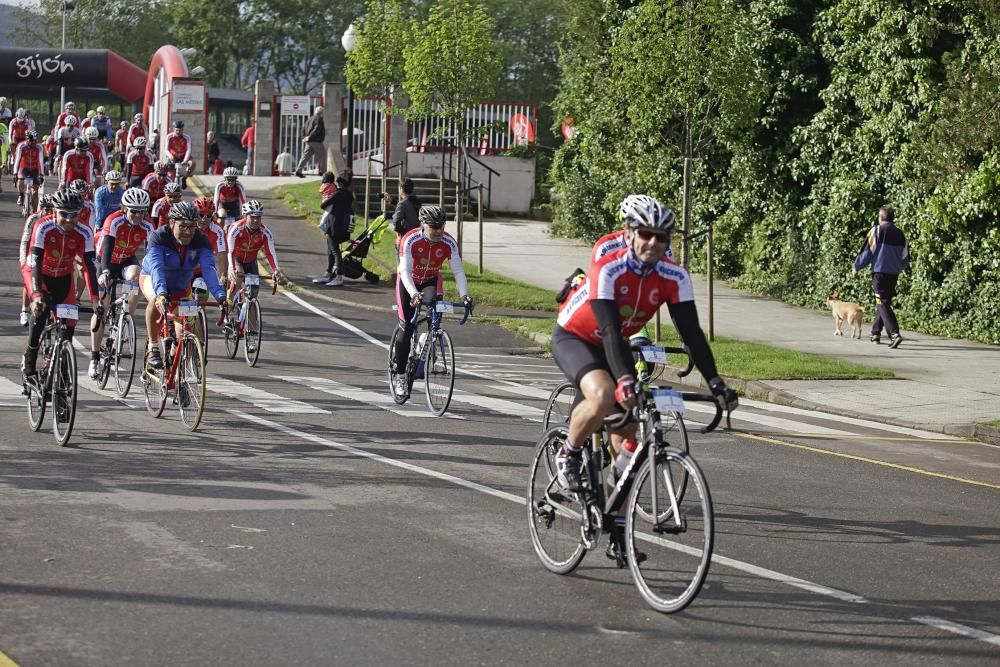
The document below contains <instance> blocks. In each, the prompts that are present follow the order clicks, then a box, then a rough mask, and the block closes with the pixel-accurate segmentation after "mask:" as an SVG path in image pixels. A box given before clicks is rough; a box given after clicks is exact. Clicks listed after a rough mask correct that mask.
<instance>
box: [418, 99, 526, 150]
mask: <svg viewBox="0 0 1000 667" xmlns="http://www.w3.org/2000/svg"><path fill="white" fill-rule="evenodd" d="M515 117H517V118H518V120H520V121H521V124H522V125H524V127H522V128H521V130H520V132H524V133H528V132H530V134H528V136H529V137H531V136H533V135H534V133H535V130H536V127H537V124H538V107H537V105H534V104H517V103H509V102H482V103H480V104H477V105H476V106H474V107H472V108H471V109H469V110H468V111H467V112H466V114H465V136H466V137H467V139H466V142H465V143H466V146H465V148H467V149H470V150H478V151H479V153H480V155H490V154H494V153H499V152H500V151H504V150H507V149H508V148H511V147H513V146H514V145H516V144H517V143H518V140H519V138H524V135H523V134H522V136H521V137H515V136H514V132H513V130H512V129H511V120H512V119H514V118H515ZM498 125H502V128H503V129H500V128H499V127H498ZM528 128H530V130H529V129H528ZM457 129H458V128H457V127H456V124H455V122H454V121H453V120H448V119H444V118H441V117H439V116H431V117H429V118H425V119H423V120H419V121H411V122H410V124H409V131H408V135H407V137H408V144H409V145H411V146H414V147H415V148H416V150H417V151H419V152H433V151H446V150H450V149H451V146H452V142H447V141H442V140H443V139H445V138H447V137H451V138H454V136H455V135H456V134H457ZM470 142H471V143H470Z"/></svg>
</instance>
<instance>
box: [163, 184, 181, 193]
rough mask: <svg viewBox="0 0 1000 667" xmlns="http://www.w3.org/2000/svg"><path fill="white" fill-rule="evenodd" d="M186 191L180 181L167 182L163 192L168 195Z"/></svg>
mask: <svg viewBox="0 0 1000 667" xmlns="http://www.w3.org/2000/svg"><path fill="white" fill-rule="evenodd" d="M183 191H184V189H183V188H182V187H181V184H180V183H167V187H165V188H163V193H164V194H167V195H177V196H180V194H181V193H182V192H183Z"/></svg>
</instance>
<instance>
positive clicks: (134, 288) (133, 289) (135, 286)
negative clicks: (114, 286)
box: [122, 280, 139, 296]
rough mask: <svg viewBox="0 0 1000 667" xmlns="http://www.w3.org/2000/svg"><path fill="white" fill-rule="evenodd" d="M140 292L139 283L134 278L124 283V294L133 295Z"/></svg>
mask: <svg viewBox="0 0 1000 667" xmlns="http://www.w3.org/2000/svg"><path fill="white" fill-rule="evenodd" d="M138 293H139V283H137V282H135V281H134V280H126V281H125V282H123V283H122V294H125V295H128V296H131V295H133V294H138Z"/></svg>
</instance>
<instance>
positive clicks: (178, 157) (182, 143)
mask: <svg viewBox="0 0 1000 667" xmlns="http://www.w3.org/2000/svg"><path fill="white" fill-rule="evenodd" d="M171 127H172V128H173V132H171V133H170V136H168V137H167V147H166V148H167V157H168V158H169V164H170V168H171V169H172V170H173V171H174V175H173V178H174V179H179V180H180V184H181V189H184V188H186V187H187V178H186V175H187V173H188V172H189V171H190V169H191V168H192V167H193V166H194V161H193V160H191V137H189V136H188V135H186V134H184V121H182V120H175V121H174V122H173V124H172V125H171ZM178 165H179V168H178Z"/></svg>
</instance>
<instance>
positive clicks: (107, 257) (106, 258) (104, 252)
mask: <svg viewBox="0 0 1000 667" xmlns="http://www.w3.org/2000/svg"><path fill="white" fill-rule="evenodd" d="M115 238H116V237H115V226H114V225H108V231H107V232H105V233H104V234H102V235H101V271H109V270H110V269H111V253H112V252H113V251H114V249H115Z"/></svg>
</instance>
